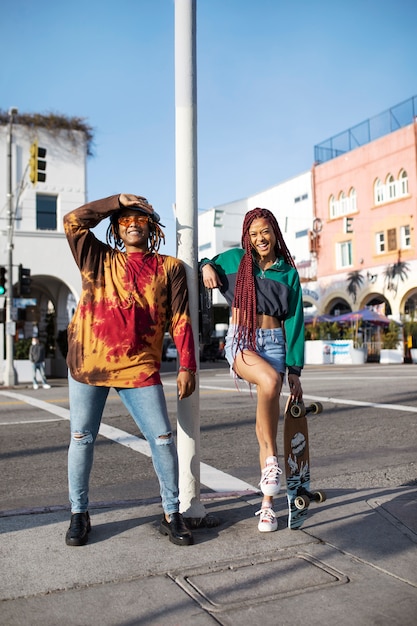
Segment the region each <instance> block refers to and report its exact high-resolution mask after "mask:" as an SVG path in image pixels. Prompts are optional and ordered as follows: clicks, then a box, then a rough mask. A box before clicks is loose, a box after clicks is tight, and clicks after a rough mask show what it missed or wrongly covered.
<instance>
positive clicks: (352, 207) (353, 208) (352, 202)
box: [348, 187, 357, 213]
mask: <svg viewBox="0 0 417 626" xmlns="http://www.w3.org/2000/svg"><path fill="white" fill-rule="evenodd" d="M348 206H349V210H348V212H349V213H353V211H356V210H357V206H356V189H355V188H354V187H352V189H351V190H350V191H349V201H348Z"/></svg>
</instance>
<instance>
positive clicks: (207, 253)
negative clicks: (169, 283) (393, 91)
mask: <svg viewBox="0 0 417 626" xmlns="http://www.w3.org/2000/svg"><path fill="white" fill-rule="evenodd" d="M416 116H417V98H416V97H414V98H411V99H410V100H409V101H407V102H405V103H401V104H400V105H397V106H396V107H393V108H392V109H390V110H389V111H387V112H385V113H383V114H381V115H380V116H376V117H375V118H371V119H369V120H366V121H365V122H363V123H362V124H359V125H358V126H356V127H355V128H353V129H348V130H347V131H344V132H343V133H340V134H339V135H337V136H335V137H333V138H331V139H330V140H327V141H325V142H323V143H322V144H320V145H319V146H316V147H315V163H314V165H313V166H312V169H311V172H308V173H305V174H302V175H300V176H296V177H294V178H293V179H291V180H289V181H285V182H283V183H281V184H279V185H277V186H276V187H273V188H271V189H268V190H266V191H263V192H261V193H259V194H256V195H254V196H251V197H249V198H245V199H242V200H240V201H235V202H231V203H229V204H224V205H221V206H218V207H215V208H213V209H210V210H209V211H207V212H205V213H203V214H202V215H201V216H200V217H199V256H200V258H203V257H211V256H214V255H215V254H218V253H219V252H222V251H224V250H226V249H227V248H229V247H233V246H237V245H240V241H239V239H240V232H241V225H242V221H243V215H244V213H245V212H246V211H247V210H249V209H252V208H254V207H256V206H262V207H265V208H268V209H270V210H271V211H272V212H273V213H274V214H275V215H276V217H277V218H278V221H279V223H280V226H281V229H282V232H283V235H284V238H285V240H286V243H287V245H288V247H289V249H290V251H291V253H292V254H293V255H294V257H295V262H296V265H297V268H298V271H299V274H300V279H301V282H302V288H303V300H304V305H305V311H306V312H308V313H312V314H313V315H315V314H317V315H319V314H330V315H338V314H341V313H344V312H348V311H356V310H359V309H361V308H364V307H374V308H375V309H376V310H378V311H379V312H382V313H384V314H385V315H388V316H390V317H392V318H393V319H396V320H402V319H409V318H410V317H411V318H414V316H415V312H416V309H417V250H416V225H417V119H416ZM214 304H215V305H218V306H220V305H222V304H223V302H222V298H221V296H220V295H216V296H215V297H214Z"/></svg>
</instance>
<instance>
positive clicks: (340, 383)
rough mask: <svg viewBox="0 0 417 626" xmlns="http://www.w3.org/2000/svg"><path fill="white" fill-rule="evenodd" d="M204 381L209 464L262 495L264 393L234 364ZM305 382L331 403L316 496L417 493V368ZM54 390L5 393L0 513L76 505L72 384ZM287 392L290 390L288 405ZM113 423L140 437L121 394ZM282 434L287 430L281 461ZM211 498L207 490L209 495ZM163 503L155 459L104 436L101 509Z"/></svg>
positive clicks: (322, 421) (312, 426)
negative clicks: (69, 470) (260, 398)
mask: <svg viewBox="0 0 417 626" xmlns="http://www.w3.org/2000/svg"><path fill="white" fill-rule="evenodd" d="M174 367H175V366H174V364H167V363H165V364H164V365H163V381H164V387H165V393H166V397H167V402H168V410H169V413H170V416H171V418H172V422H173V427H174V429H175V425H176V411H177V399H176V388H175V372H174V371H173V370H174ZM199 378H200V391H199V404H200V426H201V461H202V462H204V463H206V464H208V465H210V466H211V467H213V468H215V469H217V470H221V471H222V472H225V473H226V474H227V475H229V476H231V477H236V478H239V479H241V480H243V481H245V482H247V483H249V484H250V485H253V486H256V485H257V483H258V481H259V467H258V448H257V442H256V438H255V429H254V417H255V409H256V392H255V391H254V390H252V393H251V392H250V390H249V389H248V387H247V386H246V385H245V384H242V385H241V390H239V389H238V388H237V386H236V384H235V381H234V380H233V378H231V377H230V375H229V372H228V368H227V365H226V363H224V362H222V363H216V364H212V363H204V364H202V369H201V371H200V376H199ZM302 380H303V388H304V395H305V400H306V402H307V401H308V400H310V399H313V398H314V399H319V400H320V401H322V402H323V404H324V412H323V413H322V414H321V415H317V416H310V417H309V418H308V423H309V434H310V454H311V474H312V487H314V488H323V489H332V488H346V489H363V488H369V487H395V486H400V485H414V484H417V465H416V462H417V460H416V449H417V445H416V444H417V428H416V426H417V384H416V383H417V366H416V365H379V364H366V365H361V366H335V365H329V366H307V367H306V369H305V371H304V372H303V376H302ZM50 382H51V384H52V389H50V390H44V389H39V390H37V391H34V390H33V389H32V388H30V387H28V386H26V387H25V386H20V387H19V388H16V389H14V390H6V389H1V388H0V472H1V474H0V475H1V477H2V480H1V482H0V511H6V510H8V511H9V510H20V509H32V508H38V507H41V508H42V507H51V506H60V505H62V506H67V505H68V501H67V482H66V481H67V478H66V453H67V447H68V440H69V423H68V420H67V419H66V417H67V412H68V408H69V405H68V394H67V391H68V390H67V384H66V381H65V380H53V381H50ZM287 391H288V388H284V397H283V401H282V405H283V404H284V400H285V394H286V393H287ZM10 392H11V393H14V394H21V395H22V396H24V397H25V399H26V400H27V401H25V400H24V399H22V398H21V397H20V396H12V395H10ZM33 399H35V401H36V400H39V401H40V404H39V406H34V405H33V404H28V402H33ZM43 403H46V405H44V404H43ZM45 406H47V407H48V408H49V410H48V411H46V410H45ZM103 423H105V424H108V425H109V426H113V427H115V428H118V429H121V430H122V431H125V432H127V433H130V434H132V435H136V436H138V435H140V434H139V433H138V431H137V428H136V426H135V424H134V422H133V420H132V419H131V417H130V416H129V415H128V413H127V411H126V409H125V408H124V406H123V404H122V403H121V401H120V400H119V398H118V396H117V394H116V393H115V392H113V391H112V392H111V394H110V396H109V400H108V402H107V405H106V408H105V412H104V416H103ZM282 434H283V430H282V424H280V430H279V435H278V437H279V445H280V453H281V455H282ZM281 461H282V457H281ZM207 489H208V488H207V487H206V486H205V485H202V488H201V491H202V492H204V491H207ZM158 494H159V489H158V484H157V480H156V478H155V475H154V471H153V467H152V463H151V460H150V459H149V458H148V457H147V456H144V455H142V454H141V453H139V452H137V451H135V450H132V449H130V448H127V447H125V446H123V445H120V444H118V443H115V442H114V441H111V440H109V439H107V438H105V437H102V436H100V437H99V439H98V441H97V444H96V450H95V462H94V467H93V474H92V478H91V492H90V500H91V501H93V502H111V501H114V500H123V501H125V500H135V499H142V498H153V497H157V496H158Z"/></svg>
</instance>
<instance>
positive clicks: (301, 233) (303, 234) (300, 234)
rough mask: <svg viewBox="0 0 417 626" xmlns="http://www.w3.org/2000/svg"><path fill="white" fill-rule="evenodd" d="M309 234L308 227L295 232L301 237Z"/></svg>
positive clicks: (297, 237) (296, 236)
mask: <svg viewBox="0 0 417 626" xmlns="http://www.w3.org/2000/svg"><path fill="white" fill-rule="evenodd" d="M307 236H308V229H307V228H306V229H305V230H298V231H297V232H296V233H295V238H296V239H299V238H300V237H307Z"/></svg>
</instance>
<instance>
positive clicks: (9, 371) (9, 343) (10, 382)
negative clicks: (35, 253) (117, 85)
mask: <svg viewBox="0 0 417 626" xmlns="http://www.w3.org/2000/svg"><path fill="white" fill-rule="evenodd" d="M17 113H18V111H17V109H16V108H15V107H11V109H10V110H9V132H8V137H7V169H8V172H7V174H8V176H7V182H8V187H7V198H8V204H7V282H8V283H9V284H8V287H7V291H6V363H5V368H4V381H3V383H4V385H6V386H7V387H13V386H14V385H16V382H17V375H16V370H15V368H14V363H13V336H14V322H13V321H12V298H13V227H14V224H13V221H14V215H13V176H12V141H13V118H14V116H15V115H17Z"/></svg>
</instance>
